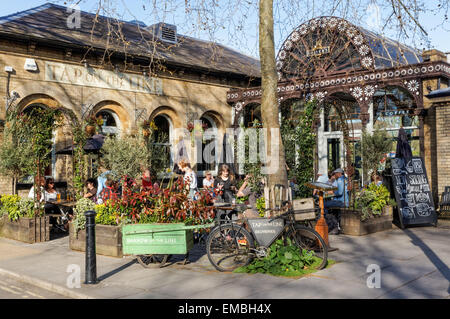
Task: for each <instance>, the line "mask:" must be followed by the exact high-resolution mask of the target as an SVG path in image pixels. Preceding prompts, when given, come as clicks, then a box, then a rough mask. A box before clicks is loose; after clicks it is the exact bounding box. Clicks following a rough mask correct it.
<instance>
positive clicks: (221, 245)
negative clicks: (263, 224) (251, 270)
mask: <svg viewBox="0 0 450 319" xmlns="http://www.w3.org/2000/svg"><path fill="white" fill-rule="evenodd" d="M253 248H254V242H253V237H252V236H251V235H250V233H249V232H248V231H247V230H246V229H245V228H244V227H242V226H240V225H236V224H227V225H221V226H218V227H216V228H215V229H213V230H212V231H211V233H210V234H209V236H208V239H207V240H206V252H207V254H208V259H209V261H210V262H211V264H212V265H213V266H214V268H216V269H217V270H219V271H233V270H235V269H236V268H239V267H243V266H247V265H248V264H249V263H250V262H251V261H252V259H253V254H252V253H251V250H252V249H253Z"/></svg>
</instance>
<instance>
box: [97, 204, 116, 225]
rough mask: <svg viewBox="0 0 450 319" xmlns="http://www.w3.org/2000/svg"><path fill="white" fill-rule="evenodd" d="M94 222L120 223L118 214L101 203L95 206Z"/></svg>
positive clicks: (104, 223)
mask: <svg viewBox="0 0 450 319" xmlns="http://www.w3.org/2000/svg"><path fill="white" fill-rule="evenodd" d="M95 212H96V213H97V215H96V216H95V223H96V224H99V225H114V226H115V225H118V224H119V223H120V216H118V214H117V213H116V212H115V210H114V209H113V208H112V207H111V206H109V205H107V204H101V205H96V206H95Z"/></svg>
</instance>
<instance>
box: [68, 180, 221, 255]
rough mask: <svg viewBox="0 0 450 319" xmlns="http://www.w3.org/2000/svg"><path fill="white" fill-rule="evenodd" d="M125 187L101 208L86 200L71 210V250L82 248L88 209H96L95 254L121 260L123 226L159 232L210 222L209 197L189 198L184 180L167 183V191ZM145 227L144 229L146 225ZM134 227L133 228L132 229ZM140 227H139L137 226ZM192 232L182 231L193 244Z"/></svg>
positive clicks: (153, 188)
mask: <svg viewBox="0 0 450 319" xmlns="http://www.w3.org/2000/svg"><path fill="white" fill-rule="evenodd" d="M129 186H130V185H126V184H124V185H123V186H122V187H123V193H122V196H121V197H120V198H117V199H112V200H109V201H107V202H106V203H104V204H102V205H95V204H94V203H93V202H92V201H90V200H89V199H84V198H83V199H80V200H79V201H78V203H77V206H76V208H75V210H74V213H75V214H74V219H73V221H72V223H71V225H70V228H69V229H70V248H71V249H73V250H79V251H84V249H85V237H86V234H85V230H84V228H85V216H84V212H85V211H87V210H95V211H96V212H97V215H96V219H95V221H96V225H97V226H96V248H97V253H99V254H103V255H108V256H113V257H122V255H123V233H122V227H123V226H129V227H132V228H133V227H140V228H142V227H144V228H146V229H148V228H154V227H157V228H158V229H161V228H164V227H169V228H170V227H179V228H180V230H181V228H182V227H184V226H192V225H198V224H206V223H209V222H211V220H212V218H213V217H214V215H213V212H212V211H211V210H210V209H208V208H207V206H210V205H211V196H210V195H209V194H208V193H207V192H202V193H200V194H199V196H198V198H197V200H196V201H192V200H190V199H189V198H188V192H187V191H186V187H185V185H184V182H183V179H182V178H179V179H178V180H177V181H175V182H174V181H169V185H168V186H167V187H166V188H159V187H150V188H146V189H145V190H142V191H141V190H137V189H136V188H134V187H132V186H131V187H129ZM144 224H145V225H147V226H145V225H144ZM133 225H135V226H133ZM136 225H140V226H136ZM191 239H192V230H189V231H185V240H187V241H188V243H187V244H188V245H190V244H192V243H191V241H192V240H191Z"/></svg>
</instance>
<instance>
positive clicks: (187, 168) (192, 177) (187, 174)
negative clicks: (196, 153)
mask: <svg viewBox="0 0 450 319" xmlns="http://www.w3.org/2000/svg"><path fill="white" fill-rule="evenodd" d="M180 168H181V170H182V171H183V172H184V178H183V179H184V182H185V183H186V185H188V187H189V198H191V199H194V196H195V193H196V192H197V191H198V189H197V175H196V174H195V172H194V171H193V170H192V168H191V164H189V163H186V162H183V161H182V162H180Z"/></svg>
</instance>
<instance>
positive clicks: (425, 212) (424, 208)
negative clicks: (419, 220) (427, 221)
mask: <svg viewBox="0 0 450 319" xmlns="http://www.w3.org/2000/svg"><path fill="white" fill-rule="evenodd" d="M431 211H432V210H431V207H430V206H429V205H428V204H425V203H420V204H417V214H419V216H423V217H425V216H430V215H431Z"/></svg>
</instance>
